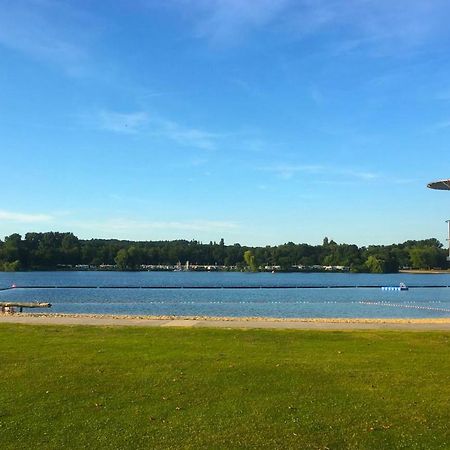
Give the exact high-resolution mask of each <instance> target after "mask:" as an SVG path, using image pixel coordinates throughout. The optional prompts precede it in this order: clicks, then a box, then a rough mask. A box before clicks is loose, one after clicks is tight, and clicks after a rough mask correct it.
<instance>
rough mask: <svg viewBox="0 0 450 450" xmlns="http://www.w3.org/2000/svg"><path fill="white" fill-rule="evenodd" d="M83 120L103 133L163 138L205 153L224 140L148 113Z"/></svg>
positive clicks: (109, 114) (103, 114) (103, 115)
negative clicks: (103, 131)
mask: <svg viewBox="0 0 450 450" xmlns="http://www.w3.org/2000/svg"><path fill="white" fill-rule="evenodd" d="M82 118H83V120H84V121H86V122H93V123H94V126H96V127H97V128H99V129H101V130H105V131H111V132H114V133H121V134H140V135H143V136H153V137H163V138H165V139H168V140H170V141H173V142H176V143H177V144H180V145H183V146H188V147H195V148H198V149H201V150H215V149H216V148H217V143H218V140H219V139H221V138H222V137H224V136H223V135H221V134H219V133H211V132H209V131H205V130H202V129H199V128H194V127H186V126H184V125H181V124H179V123H177V122H175V121H173V120H167V119H161V118H158V117H156V116H152V115H150V114H149V113H147V112H145V111H136V112H130V113H123V112H116V111H107V110H101V111H99V112H98V113H96V114H93V115H92V114H90V115H84V116H83V117H82Z"/></svg>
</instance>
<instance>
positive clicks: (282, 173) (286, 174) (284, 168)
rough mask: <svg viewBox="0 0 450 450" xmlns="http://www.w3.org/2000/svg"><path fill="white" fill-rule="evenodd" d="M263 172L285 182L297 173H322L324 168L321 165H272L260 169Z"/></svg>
mask: <svg viewBox="0 0 450 450" xmlns="http://www.w3.org/2000/svg"><path fill="white" fill-rule="evenodd" d="M259 170H261V171H263V172H271V173H274V174H276V175H278V176H279V177H281V178H284V179H286V180H288V179H291V178H292V177H293V176H294V175H296V174H298V173H309V174H317V173H323V172H324V171H325V170H326V168H325V167H324V166H321V165H308V164H306V165H301V164H274V165H270V166H263V167H260V168H259Z"/></svg>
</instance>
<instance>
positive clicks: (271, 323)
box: [0, 313, 450, 331]
mask: <svg viewBox="0 0 450 450" xmlns="http://www.w3.org/2000/svg"><path fill="white" fill-rule="evenodd" d="M0 323H9V324H30V325H72V326H73V325H88V326H108V327H111V326H122V327H183V328H236V329H258V328H264V329H296V330H383V329H385V330H409V331H431V330H436V331H438V330H441V331H447V330H448V331H450V317H444V318H426V319H413V318H405V319H385V318H379V319H373V318H295V319H292V318H266V317H207V316H122V315H108V314H47V313H37V314H36V313H17V314H2V315H0Z"/></svg>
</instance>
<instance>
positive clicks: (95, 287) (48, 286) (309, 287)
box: [0, 284, 450, 291]
mask: <svg viewBox="0 0 450 450" xmlns="http://www.w3.org/2000/svg"><path fill="white" fill-rule="evenodd" d="M380 288H381V289H383V290H392V291H399V290H400V288H399V287H394V286H393V287H386V286H374V285H357V286H355V285H351V286H350V285H327V286H317V285H284V286H283V285H282V286H276V285H269V286H167V285H162V286H161V285H155V286H107V285H105V286H87V285H86V286H76V285H75V286H73V285H67V286H66V285H25V286H17V285H13V286H10V287H5V288H0V290H3V291H6V290H10V289H380ZM436 288H450V285H444V284H443V285H432V286H425V285H421V286H409V289H436Z"/></svg>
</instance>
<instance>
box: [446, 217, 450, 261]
mask: <svg viewBox="0 0 450 450" xmlns="http://www.w3.org/2000/svg"><path fill="white" fill-rule="evenodd" d="M446 222H447V224H448V238H447V242H448V256H447V261H450V220H446Z"/></svg>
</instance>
